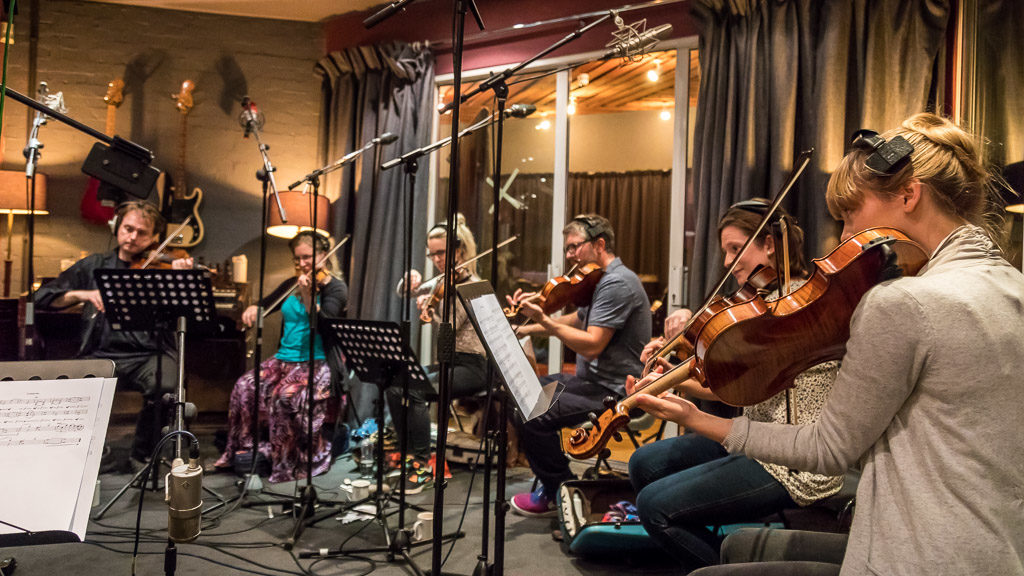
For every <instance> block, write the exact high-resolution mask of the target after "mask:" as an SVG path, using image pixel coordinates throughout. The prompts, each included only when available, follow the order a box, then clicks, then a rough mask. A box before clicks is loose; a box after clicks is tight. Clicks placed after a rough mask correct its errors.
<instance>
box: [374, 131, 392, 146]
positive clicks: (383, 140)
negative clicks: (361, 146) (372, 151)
mask: <svg viewBox="0 0 1024 576" xmlns="http://www.w3.org/2000/svg"><path fill="white" fill-rule="evenodd" d="M396 140H398V134H393V133H391V132H385V133H383V134H381V135H380V136H378V137H376V138H374V139H373V140H371V142H372V143H373V144H376V145H378V146H383V145H384V144H391V143H392V142H394V141H396Z"/></svg>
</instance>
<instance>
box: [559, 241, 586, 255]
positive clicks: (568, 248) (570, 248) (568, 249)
mask: <svg viewBox="0 0 1024 576" xmlns="http://www.w3.org/2000/svg"><path fill="white" fill-rule="evenodd" d="M589 242H593V240H584V241H583V242H573V243H572V244H566V245H565V253H566V254H575V253H576V251H577V250H579V249H580V246H583V245H584V244H587V243H589Z"/></svg>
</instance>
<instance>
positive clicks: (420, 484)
mask: <svg viewBox="0 0 1024 576" xmlns="http://www.w3.org/2000/svg"><path fill="white" fill-rule="evenodd" d="M400 475H401V471H400V470H393V471H392V472H390V473H389V474H388V476H389V480H390V482H393V483H394V490H396V491H398V490H401V489H402V481H401V480H402V479H401V476H400ZM433 486H434V475H433V474H432V473H431V472H430V470H428V469H427V467H426V465H425V464H423V461H422V460H416V459H413V458H412V457H410V459H409V462H408V463H407V464H406V470H405V494H406V495H409V494H419V493H420V492H423V490H425V489H427V488H431V487H433Z"/></svg>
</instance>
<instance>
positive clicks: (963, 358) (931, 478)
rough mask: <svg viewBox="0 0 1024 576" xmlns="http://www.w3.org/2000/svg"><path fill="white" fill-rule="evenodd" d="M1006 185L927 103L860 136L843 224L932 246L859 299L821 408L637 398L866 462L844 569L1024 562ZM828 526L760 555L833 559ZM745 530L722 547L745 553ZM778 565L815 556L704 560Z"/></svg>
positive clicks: (786, 449) (732, 441)
mask: <svg viewBox="0 0 1024 576" xmlns="http://www.w3.org/2000/svg"><path fill="white" fill-rule="evenodd" d="M990 191H991V183H990V176H989V174H988V172H987V171H986V169H985V167H984V165H983V164H982V162H981V160H980V156H979V151H978V144H977V143H976V140H975V138H974V137H972V136H971V135H970V134H968V133H967V132H965V131H964V130H962V129H961V128H960V127H958V126H956V125H955V124H953V123H952V122H950V121H948V120H946V119H944V118H941V117H939V116H936V115H934V114H917V115H915V116H913V117H911V118H909V119H908V120H906V121H904V122H903V124H902V126H900V127H899V128H897V129H895V130H891V131H889V132H887V133H885V134H883V135H882V136H878V135H875V134H873V133H868V134H864V135H862V136H860V137H859V138H858V139H857V140H855V142H854V146H853V149H852V150H851V151H850V152H849V153H848V154H847V155H846V157H845V158H844V159H843V160H842V161H841V162H840V164H839V166H838V168H837V169H836V171H835V173H834V174H833V176H832V178H831V180H830V181H829V185H828V191H827V196H826V198H827V201H828V206H829V210H830V212H831V213H832V215H833V216H834V217H835V218H837V219H841V220H842V222H843V236H844V237H848V236H850V235H852V234H854V233H856V232H858V231H860V230H863V229H865V228H869V227H873V226H888V227H893V228H897V229H900V230H902V231H904V232H905V233H906V235H907V236H909V237H910V238H911V239H912V240H914V241H916V242H917V243H918V244H920V245H921V246H922V247H923V248H924V250H925V252H926V253H928V254H931V257H930V259H929V261H928V263H927V265H926V266H925V267H924V268H923V269H922V270H921V271H920V272H919V273H918V274H917V275H916V276H908V277H902V278H898V279H895V280H889V281H886V282H883V283H881V284H878V285H877V286H875V287H874V288H873V289H871V290H870V291H869V292H868V293H867V294H866V295H865V296H864V297H863V298H862V299H861V300H860V303H859V304H858V306H857V308H856V310H855V311H854V313H853V318H852V321H851V323H850V338H849V340H848V341H847V343H846V344H847V345H846V354H845V356H844V357H843V360H842V367H841V368H840V370H839V375H838V376H837V378H836V382H835V385H834V386H833V389H832V393H831V395H830V396H829V398H828V399H827V400H826V401H825V405H824V407H823V409H822V414H821V418H819V419H818V420H817V421H816V422H814V423H810V424H800V425H797V426H783V425H778V424H772V423H765V422H755V421H753V420H752V419H750V418H748V417H740V418H737V419H731V420H730V419H723V418H718V417H715V416H711V415H708V414H704V413H702V412H700V411H699V410H697V409H696V407H695V406H693V404H691V403H689V402H687V401H686V400H683V399H681V398H678V397H675V396H669V395H667V396H664V397H661V398H658V397H654V396H650V395H642V396H643V397H642V398H639V401H638V405H639V406H641V407H642V408H643V409H645V410H647V411H649V412H651V413H652V414H655V415H656V416H659V417H662V418H667V419H670V420H673V421H675V422H678V423H679V424H680V425H682V426H685V427H686V429H688V430H692V431H694V432H697V433H699V434H701V435H704V436H706V437H708V438H710V439H712V440H714V441H715V442H721V443H722V445H723V446H724V447H725V448H726V449H727V450H728V451H729V452H730V453H731V454H746V455H747V456H748V457H751V458H757V459H760V460H764V461H770V462H776V463H778V464H781V465H784V466H788V467H792V468H795V469H799V470H812V471H818V472H823V473H828V474H840V473H842V472H844V471H845V470H846V469H847V468H849V467H851V466H854V465H856V464H857V463H858V462H859V463H860V464H861V465H862V466H863V474H862V476H861V481H860V484H859V487H858V490H857V510H856V514H855V515H854V517H853V526H852V528H851V530H850V534H849V540H848V542H847V543H846V545H845V557H843V558H842V560H841V563H842V565H841V568H840V567H839V566H835V567H834V568H835V570H834V572H832V573H839V572H840V570H841V573H842V574H844V575H853V574H856V575H860V574H864V575H868V574H921V575H924V574H1024V564H1022V563H1021V558H1022V557H1024V541H1022V539H1021V535H1022V534H1024V514H1022V513H1021V494H1022V493H1024V452H1022V451H1021V450H1020V439H1021V438H1022V437H1024V423H1022V420H1021V418H1020V414H1019V412H1020V407H1021V405H1024V386H1021V376H1020V375H1021V374H1024V354H1021V350H1022V349H1024V323H1022V322H1021V321H1020V311H1021V310H1022V309H1024V276H1022V275H1021V273H1020V272H1019V271H1018V270H1016V269H1015V268H1013V267H1012V266H1011V265H1010V264H1009V263H1008V262H1006V260H1004V259H1003V257H1002V256H1001V254H1000V252H999V250H998V248H997V246H996V245H995V244H994V242H993V241H992V240H991V237H990V235H989V233H988V232H986V221H987V220H986V214H985V212H986V206H987V202H988V199H989V194H990ZM655 378H656V375H652V376H651V377H650V380H653V379H655ZM643 384H646V382H644V383H643ZM830 537H833V538H834V535H818V534H814V533H803V534H801V535H800V536H799V539H800V540H802V541H803V545H802V546H799V547H794V546H787V545H786V542H794V541H795V540H797V538H793V535H792V534H787V533H785V532H773V533H771V534H763V535H762V534H757V535H756V537H755V538H754V539H756V540H757V541H758V549H759V550H761V551H764V550H768V551H772V550H778V551H780V552H782V551H783V550H786V551H790V552H799V551H801V550H802V551H804V554H803V555H802V557H801V556H798V555H796V554H783V555H778V556H777V557H771V558H766V559H775V560H817V561H819V562H821V561H829V560H833V559H825V558H822V557H821V556H817V555H816V553H820V551H821V550H822V548H823V546H822V544H821V543H822V542H823V541H828V540H829V539H830ZM747 538H748V535H746V534H745V535H737V537H736V538H735V539H734V540H733V541H732V542H727V543H726V544H727V546H724V547H723V549H726V548H729V549H745V548H747V546H745V545H744V543H745V541H746V542H747V543H750V542H749V541H747ZM777 541H780V542H777ZM749 548H750V550H751V551H753V550H754V548H753V547H752V546H751V547H749ZM745 552H746V550H741V553H745ZM758 557H761V558H764V557H765V555H762V554H758V553H753V554H751V555H749V556H747V558H758ZM833 561H834V562H835V563H837V564H838V563H839V562H840V560H839V559H838V558H836V559H834V560H833ZM817 569H818V571H816V572H814V573H815V574H824V573H825V572H823V571H821V564H817ZM772 570H776V571H772ZM777 570H784V571H785V573H786V574H804V573H808V572H805V571H804V570H806V563H804V564H803V565H796V566H790V565H779V564H775V565H774V566H773V567H769V566H765V565H758V564H752V565H739V564H738V565H730V566H721V567H715V568H705V569H703V570H701V571H700V572H699V573H700V574H702V575H704V574H776V573H782V572H779V571H777Z"/></svg>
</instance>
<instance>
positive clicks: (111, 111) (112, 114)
mask: <svg viewBox="0 0 1024 576" xmlns="http://www.w3.org/2000/svg"><path fill="white" fill-rule="evenodd" d="M116 129H117V106H115V105H113V104H107V123H106V126H105V130H104V131H103V132H104V133H105V134H106V135H107V136H113V135H114V132H115V130H116Z"/></svg>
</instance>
